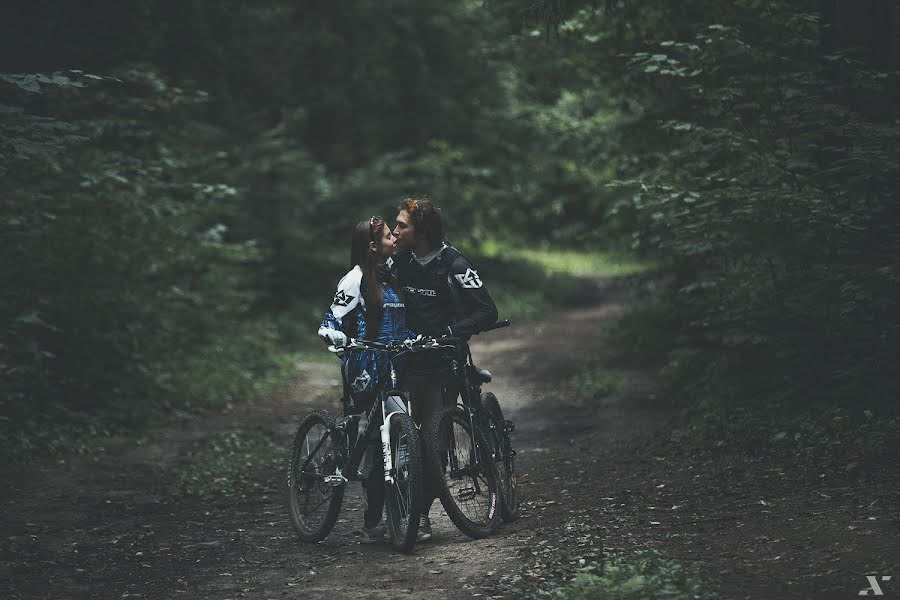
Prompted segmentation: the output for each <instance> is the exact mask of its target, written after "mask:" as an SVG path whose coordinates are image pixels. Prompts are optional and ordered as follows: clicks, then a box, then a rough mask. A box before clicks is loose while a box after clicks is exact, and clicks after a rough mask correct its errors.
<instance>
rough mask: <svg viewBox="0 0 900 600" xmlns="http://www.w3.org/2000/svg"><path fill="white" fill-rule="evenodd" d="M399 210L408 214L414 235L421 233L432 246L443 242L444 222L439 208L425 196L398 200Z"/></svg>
mask: <svg viewBox="0 0 900 600" xmlns="http://www.w3.org/2000/svg"><path fill="white" fill-rule="evenodd" d="M399 209H400V210H405V211H406V212H407V213H408V214H409V218H410V220H411V221H412V225H413V227H414V228H415V230H416V235H423V236H425V239H426V240H428V243H429V244H430V245H431V246H433V247H435V248H436V247H438V246H440V245H441V244H442V243H444V224H443V222H442V220H441V209H440V208H438V207H437V206H435V205H434V203H433V202H432V201H431V200H428V199H427V198H407V199H406V200H401V201H400V206H399Z"/></svg>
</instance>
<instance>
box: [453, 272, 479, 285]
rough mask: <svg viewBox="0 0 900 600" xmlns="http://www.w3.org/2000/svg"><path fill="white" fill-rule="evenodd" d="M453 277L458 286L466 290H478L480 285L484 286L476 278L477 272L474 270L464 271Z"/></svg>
mask: <svg viewBox="0 0 900 600" xmlns="http://www.w3.org/2000/svg"><path fill="white" fill-rule="evenodd" d="M454 277H456V280H457V281H458V282H459V285H461V286H462V287H464V288H466V289H475V288H480V287H481V286H482V285H484V284H483V283H482V282H481V279H480V278H479V277H478V271H476V270H475V269H466V272H465V273H460V274H459V275H454Z"/></svg>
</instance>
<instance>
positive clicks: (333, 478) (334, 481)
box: [325, 475, 347, 487]
mask: <svg viewBox="0 0 900 600" xmlns="http://www.w3.org/2000/svg"><path fill="white" fill-rule="evenodd" d="M345 483H347V478H346V477H344V476H343V475H326V476H325V485H327V486H329V487H341V486H342V485H344V484H345Z"/></svg>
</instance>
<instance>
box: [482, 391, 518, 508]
mask: <svg viewBox="0 0 900 600" xmlns="http://www.w3.org/2000/svg"><path fill="white" fill-rule="evenodd" d="M481 406H482V407H484V411H485V413H486V415H487V424H488V430H489V433H490V442H491V453H492V454H493V458H494V464H495V465H496V466H497V476H498V478H499V480H500V482H499V483H500V496H501V499H502V503H501V504H500V507H501V513H500V514H501V516H502V517H503V520H504V521H506V522H507V523H508V522H510V521H515V520H516V519H518V518H519V490H518V488H517V486H516V452H515V450H513V448H512V442H511V441H510V439H509V431H510V429H511V427H512V423H511V422H507V421H506V419H504V418H503V411H502V410H500V403H499V402H497V396H495V395H494V394H493V393H491V392H485V393H483V394H482V395H481Z"/></svg>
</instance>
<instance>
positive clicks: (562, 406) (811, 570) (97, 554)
mask: <svg viewBox="0 0 900 600" xmlns="http://www.w3.org/2000/svg"><path fill="white" fill-rule="evenodd" d="M597 286H598V287H597V288H596V289H595V290H594V291H595V292H596V295H597V297H598V302H597V303H596V304H595V305H594V306H592V307H589V308H580V309H576V310H571V311H568V312H565V313H561V314H560V315H558V316H556V317H554V318H552V319H548V320H544V321H537V322H529V323H520V324H517V326H514V327H511V328H509V329H505V330H500V331H495V332H490V333H488V334H485V335H483V336H480V337H479V338H476V340H475V341H474V342H473V344H472V347H473V354H474V356H475V359H476V362H477V363H478V364H479V366H482V367H486V368H488V369H490V370H491V371H492V373H493V374H494V383H491V384H490V385H489V386H487V388H486V389H489V390H491V391H493V392H494V393H496V394H497V396H498V397H499V398H500V402H501V405H502V406H503V408H504V411H505V412H506V413H507V418H511V419H513V420H514V421H515V422H516V424H517V427H516V431H515V434H514V444H515V445H516V447H517V449H518V451H519V455H518V456H519V472H520V477H521V484H522V485H521V492H522V500H523V502H524V507H523V514H522V517H521V518H520V519H519V520H518V521H516V522H515V523H512V524H506V525H504V526H503V527H502V529H501V530H500V531H499V533H498V534H497V535H495V536H493V537H491V538H488V539H485V540H471V539H469V538H467V537H465V536H464V535H462V534H461V533H459V532H458V531H457V530H456V529H455V527H454V526H453V525H452V523H450V521H449V520H448V519H447V518H446V516H444V514H443V510H442V508H440V506H439V505H438V504H436V505H435V509H433V511H432V514H433V517H434V525H435V527H434V529H435V535H434V539H433V540H432V541H431V542H428V543H425V544H421V545H418V546H417V547H416V548H415V551H414V552H413V553H412V554H410V555H403V554H397V553H394V552H392V551H391V549H390V548H389V546H387V545H382V544H378V545H362V544H360V542H359V527H360V525H361V521H362V516H361V515H362V513H361V496H360V489H359V486H358V484H354V485H353V486H352V487H351V488H350V489H349V490H348V494H347V497H346V499H345V503H344V507H343V509H342V512H341V514H340V516H339V520H338V523H337V525H336V527H335V528H334V530H333V532H332V533H331V535H330V536H329V537H328V538H327V539H326V540H325V541H324V542H322V543H320V544H315V545H310V544H304V543H301V542H300V541H299V540H298V539H297V538H296V536H295V534H294V532H293V530H292V528H291V526H290V523H289V520H288V517H287V512H286V509H285V504H284V495H283V485H282V483H281V482H282V478H283V473H282V472H280V471H279V472H276V471H275V470H274V469H270V470H263V471H260V472H256V473H251V474H250V475H251V476H252V477H253V478H254V479H256V480H258V481H259V482H260V483H261V484H262V487H261V488H260V489H259V490H258V491H256V492H248V493H245V494H241V495H239V496H236V497H223V496H215V497H212V498H200V497H193V496H188V497H173V496H171V495H169V494H167V493H166V487H167V483H168V482H169V481H170V480H171V478H173V477H174V476H175V474H177V472H178V470H179V469H181V468H183V467H184V466H185V465H187V464H188V461H189V460H190V453H191V452H192V451H193V450H195V449H196V448H197V447H198V445H202V444H203V443H204V441H206V440H208V439H209V438H210V437H211V436H213V435H214V434H216V433H219V432H222V431H230V430H234V431H239V430H240V431H246V430H258V431H262V432H266V433H270V434H273V435H275V436H277V438H278V440H279V441H280V442H281V443H283V447H284V448H285V453H286V452H287V448H288V444H289V442H290V439H291V436H292V434H293V431H294V428H295V427H296V424H297V422H298V421H299V419H300V418H302V416H303V415H304V414H305V413H306V412H307V411H309V410H311V409H314V408H322V407H328V408H329V409H330V410H332V411H336V409H337V403H336V400H335V399H336V398H337V396H338V389H339V388H338V387H337V381H336V378H337V374H338V371H337V365H336V363H335V364H333V365H329V364H306V365H304V366H303V374H302V377H301V378H300V379H299V380H298V381H297V382H296V384H295V385H294V386H293V387H292V388H291V389H290V390H288V391H286V392H285V393H282V394H279V395H275V396H272V397H271V398H267V399H265V400H261V401H259V402H258V403H256V404H254V405H252V406H240V407H235V408H234V409H231V410H223V411H216V412H209V413H206V414H203V415H194V416H190V417H185V418H184V419H182V420H181V421H180V422H178V423H176V424H174V425H173V426H172V427H170V428H169V429H167V430H164V431H160V432H158V433H156V434H154V435H152V436H150V437H149V438H148V439H146V440H144V441H142V442H141V443H129V444H124V445H122V446H121V447H117V448H114V449H111V450H109V451H107V452H105V453H99V454H97V455H95V456H92V457H71V458H64V459H59V460H57V461H55V462H48V463H43V464H41V465H39V466H37V467H35V468H33V469H31V470H30V471H28V472H27V473H6V474H5V475H6V477H5V478H6V481H7V482H8V485H7V486H6V488H5V489H4V490H3V492H2V495H0V498H2V502H3V507H4V525H3V532H2V536H3V549H2V550H0V557H2V570H0V575H2V576H0V597H3V598H10V599H19V598H21V599H26V598H28V599H31V598H54V599H65V598H150V599H162V598H165V599H168V598H192V599H193V598H197V599H206V598H209V599H213V598H215V599H225V598H259V599H265V598H305V599H310V598H356V597H367V598H385V599H387V598H472V597H507V596H509V594H510V592H509V589H510V588H509V584H508V582H509V581H510V578H511V576H516V575H519V574H522V573H525V572H526V571H529V570H530V571H531V572H532V574H533V575H534V577H535V578H537V577H539V576H540V571H539V570H538V571H537V572H536V571H535V568H537V567H534V565H532V564H531V563H532V562H533V559H529V558H528V553H527V552H525V551H526V550H527V549H529V548H534V547H536V546H537V545H538V544H540V543H542V542H544V543H547V542H550V543H551V544H552V543H558V540H559V539H560V536H561V535H563V533H564V527H565V524H566V523H567V521H569V520H570V519H572V518H573V517H576V516H586V517H589V518H590V519H592V521H593V522H594V523H597V524H599V525H600V527H601V528H602V530H603V532H604V538H605V546H606V549H607V551H608V552H609V551H612V552H615V551H620V550H621V551H625V552H630V551H633V550H635V549H641V548H654V549H657V550H660V551H661V552H663V553H665V554H666V555H667V556H669V557H670V558H675V559H678V560H681V561H683V562H686V563H690V564H692V565H693V566H695V567H696V568H697V569H698V570H699V571H700V574H701V576H702V578H703V580H704V581H706V582H707V583H708V585H709V586H711V588H712V590H713V591H714V593H715V594H716V595H717V597H735V598H766V599H768V598H774V597H780V598H785V597H787V598H826V597H828V598H830V597H834V598H839V597H844V598H846V597H855V596H856V594H857V592H858V591H859V590H860V589H862V588H863V587H865V584H866V579H865V575H866V574H869V573H882V572H884V574H888V575H889V574H891V573H890V572H888V570H889V569H890V568H891V567H895V566H896V565H897V564H898V561H897V560H896V558H897V545H896V543H895V541H896V528H897V523H898V519H897V517H898V512H897V510H898V509H897V507H898V506H900V502H898V497H897V489H898V486H897V485H896V482H892V481H882V482H875V483H874V484H873V485H871V486H869V487H868V488H867V490H866V492H865V494H864V498H863V497H862V496H861V495H860V494H859V493H858V492H857V491H855V490H854V488H853V486H852V485H850V486H848V484H847V483H846V482H843V483H842V482H831V481H824V480H813V481H806V480H803V479H802V477H803V475H802V474H800V473H798V472H795V471H792V467H791V465H790V464H789V463H785V464H762V463H759V462H754V461H752V460H750V459H747V460H744V459H743V458H742V457H735V456H721V457H718V458H713V459H707V460H705V461H696V460H694V459H693V457H691V456H689V455H687V454H685V453H683V452H680V451H679V449H678V446H677V444H675V443H673V442H672V441H671V429H672V424H673V422H674V418H675V413H674V411H673V410H672V408H671V406H670V404H669V403H668V402H666V401H665V399H664V398H662V397H661V394H660V392H659V391H658V384H657V383H656V381H655V379H654V377H653V376H652V375H651V373H650V372H649V371H630V372H627V373H625V376H626V383H625V384H624V385H623V386H622V388H621V389H620V390H619V391H618V392H616V393H614V394H613V395H611V396H609V397H607V398H604V399H603V400H600V401H595V402H593V403H589V404H587V405H582V404H580V403H579V402H576V401H575V400H574V399H572V397H571V393H570V390H569V389H568V387H567V385H568V384H567V382H569V381H570V379H571V376H572V375H573V374H574V373H575V372H576V371H577V370H578V369H579V368H580V367H582V366H583V365H585V364H587V363H588V362H595V361H603V359H604V357H606V356H607V350H606V349H605V348H604V347H603V345H602V343H601V342H600V341H599V338H598V336H597V333H598V330H599V328H600V327H601V325H602V324H603V323H604V322H605V321H606V320H608V319H609V318H610V317H611V316H613V315H615V314H616V313H618V312H619V311H621V310H622V309H623V308H624V307H625V306H626V305H627V304H628V302H629V301H630V299H631V298H632V297H633V291H632V290H631V289H629V288H626V287H621V286H616V285H609V284H608V283H605V282H598V283H597ZM895 575H900V573H898V574H895ZM527 577H528V576H527V575H526V580H527Z"/></svg>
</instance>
